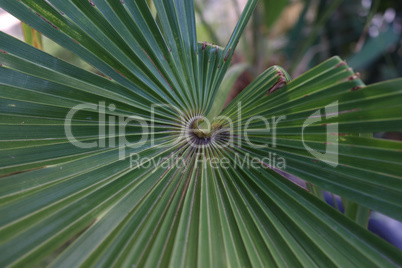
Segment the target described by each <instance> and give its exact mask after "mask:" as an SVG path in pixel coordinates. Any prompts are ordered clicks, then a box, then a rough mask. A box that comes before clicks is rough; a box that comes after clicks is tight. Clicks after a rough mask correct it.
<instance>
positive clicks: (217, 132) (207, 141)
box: [186, 117, 230, 146]
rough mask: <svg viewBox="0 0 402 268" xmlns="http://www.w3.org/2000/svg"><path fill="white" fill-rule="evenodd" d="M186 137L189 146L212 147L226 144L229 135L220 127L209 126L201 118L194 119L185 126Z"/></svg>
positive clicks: (227, 131)
mask: <svg viewBox="0 0 402 268" xmlns="http://www.w3.org/2000/svg"><path fill="white" fill-rule="evenodd" d="M186 136H187V140H188V141H189V143H191V145H195V146H210V145H211V146H213V145H219V144H222V143H226V142H227V141H228V140H229V136H230V133H229V130H227V129H225V128H223V127H222V126H220V125H214V124H212V125H211V124H209V123H207V122H206V121H204V118H203V117H196V118H193V119H192V120H191V121H190V122H189V123H188V124H187V129H186Z"/></svg>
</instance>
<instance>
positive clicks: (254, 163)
mask: <svg viewBox="0 0 402 268" xmlns="http://www.w3.org/2000/svg"><path fill="white" fill-rule="evenodd" d="M147 2H148V1H146V0H138V1H137V0H136V1H133V0H125V1H117V0H92V1H82V0H49V1H47V0H20V1H14V0H13V1H10V0H0V7H1V8H3V9H5V10H6V11H7V12H9V13H11V14H12V15H14V16H16V17H17V18H19V19H20V20H21V21H23V22H25V23H26V24H28V25H30V26H31V27H33V28H34V29H36V30H37V31H39V32H41V33H42V34H44V35H45V36H47V37H49V38H50V39H52V40H53V41H55V42H57V43H58V44H60V45H61V46H63V47H65V48H66V49H68V50H70V51H72V52H73V53H75V54H76V55H78V56H79V57H81V58H82V59H83V60H85V61H86V62H87V63H89V64H90V65H92V66H93V67H95V68H96V69H97V70H98V73H97V74H95V73H91V72H88V71H85V70H83V69H80V68H78V67H75V66H73V65H71V64H69V63H67V62H64V61H62V60H60V59H57V58H55V57H53V56H51V55H48V54H46V53H45V52H43V51H41V50H38V49H36V48H34V47H32V46H29V45H28V44H25V43H23V42H21V41H19V40H17V39H15V38H13V37H11V36H9V35H7V34H5V33H0V50H1V52H2V53H0V63H1V64H2V65H1V67H0V102H1V105H0V115H1V120H0V145H1V146H0V156H1V165H0V176H1V177H0V238H1V240H0V252H1V253H0V264H1V266H2V267H3V266H14V267H19V266H23V267H25V266H48V265H49V266H53V267H76V266H82V267H91V266H96V267H129V266H130V267H133V266H136V267H143V266H147V267H154V266H171V267H194V266H198V267H226V266H231V267H276V266H279V267H299V266H306V267H313V266H314V267H315V266H319V267H323V266H325V267H332V266H333V267H336V266H340V267H355V266H356V267H362V266H364V267H371V266H373V267H374V266H381V267H394V266H402V257H401V256H402V255H401V254H400V251H399V250H398V249H397V248H395V247H393V246H391V245H390V244H388V243H387V242H385V241H383V240H381V239H380V238H378V237H376V236H375V235H374V234H372V233H370V232H368V231H367V230H365V229H364V228H362V227H361V226H359V225H358V224H357V223H355V222H353V221H352V220H350V219H349V218H347V217H345V216H344V215H343V214H341V213H340V212H339V211H337V210H335V209H333V208H332V207H330V206H329V205H327V204H326V203H325V202H323V201H321V200H320V199H318V198H316V197H315V196H313V195H311V194H310V193H309V192H307V191H306V190H305V189H303V188H300V187H299V186H296V185H295V184H293V183H292V182H290V181H289V180H288V179H287V178H286V176H285V175H286V173H288V174H292V175H295V176H297V177H299V178H301V179H303V180H305V181H307V182H309V183H312V184H314V185H317V186H319V187H321V188H322V189H325V190H327V191H330V192H332V193H334V194H338V195H340V196H342V197H345V198H347V199H348V200H351V201H353V202H356V203H358V204H360V205H363V206H365V207H367V208H369V209H372V210H376V211H379V212H381V213H384V214H386V215H388V216H391V217H393V218H395V219H398V220H402V180H401V178H402V177H401V174H402V173H401V171H402V166H401V163H402V153H401V152H402V144H401V143H400V142H394V141H386V140H378V139H372V138H367V137H360V136H354V135H347V134H348V133H372V132H375V131H401V130H402V117H401V114H402V113H401V108H400V107H401V105H400V103H401V101H402V80H401V79H398V80H392V81H388V82H383V83H380V84H374V85H369V86H365V85H364V84H363V82H362V81H361V80H360V79H359V77H358V76H357V75H356V74H355V73H354V72H353V71H352V70H351V69H350V68H349V67H348V66H347V65H346V63H345V62H343V61H342V60H341V59H339V58H338V57H334V58H331V59H329V60H327V61H325V62H324V63H322V64H320V65H319V66H317V67H315V68H313V69H312V70H310V71H308V72H307V73H305V74H303V75H302V76H300V77H298V78H296V79H294V80H291V79H290V77H289V76H288V75H287V73H286V71H285V70H283V69H282V68H281V67H277V66H273V67H271V68H269V69H268V70H267V71H265V72H264V73H263V74H261V75H260V76H259V77H258V78H257V79H256V80H255V81H254V82H252V83H251V84H250V85H249V86H248V87H247V88H246V89H245V90H244V91H242V93H241V94H240V95H239V96H237V98H236V99H235V100H233V101H232V102H231V103H230V104H229V106H228V107H226V108H225V109H224V110H223V111H221V107H222V106H223V101H222V98H224V97H225V96H226V95H227V92H228V87H229V85H231V84H233V81H229V82H228V81H227V80H225V82H223V80H224V77H225V75H226V73H227V70H228V68H229V66H230V62H231V58H232V56H233V53H234V51H235V48H236V45H237V43H238V41H239V38H240V35H241V34H242V32H243V30H244V29H245V26H246V24H247V22H248V21H249V19H250V16H251V14H252V12H253V10H254V8H255V7H256V4H257V0H250V1H248V3H247V5H246V7H245V9H244V11H243V13H242V15H241V17H240V20H239V22H238V24H237V26H236V28H235V29H234V31H233V34H232V36H231V38H230V40H229V41H228V44H227V45H226V46H225V47H219V46H216V45H212V44H208V43H206V42H197V40H196V25H195V17H194V6H193V1H189V0H168V1H165V0H158V1H154V5H155V8H156V11H157V19H155V18H154V16H153V15H152V13H151V11H150V9H149V7H148V3H147ZM228 77H229V78H228ZM227 79H232V78H230V75H228V76H227ZM335 107H336V112H332V113H327V114H326V115H327V116H325V115H323V114H325V111H327V109H329V110H331V109H335ZM331 111H332V110H331ZM333 113H336V115H334V114H333ZM265 119H266V120H265ZM308 119H311V120H310V121H307V122H310V123H308V124H306V120H308ZM208 121H209V122H208ZM334 126H336V127H337V128H336V131H335V132H331V131H329V130H330V129H335V128H331V127H334ZM245 129H246V130H247V133H246V132H245V131H244V130H245ZM328 132H329V133H328ZM328 139H330V140H331V141H332V142H328ZM335 145H336V146H335ZM308 148H310V150H309V149H308ZM312 150H313V151H314V152H315V153H312ZM325 152H326V153H327V156H328V159H327V158H325V157H324V155H325V154H324V153H325ZM317 155H321V156H323V157H324V161H320V159H317V157H316V156H317ZM334 157H336V160H334V159H335V158H334ZM275 161H276V163H275ZM250 162H251V163H250ZM279 162H280V165H279ZM244 163H245V166H244V165H243V164H244ZM216 165H218V168H216ZM242 165H243V166H242ZM280 169H282V170H280Z"/></svg>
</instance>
